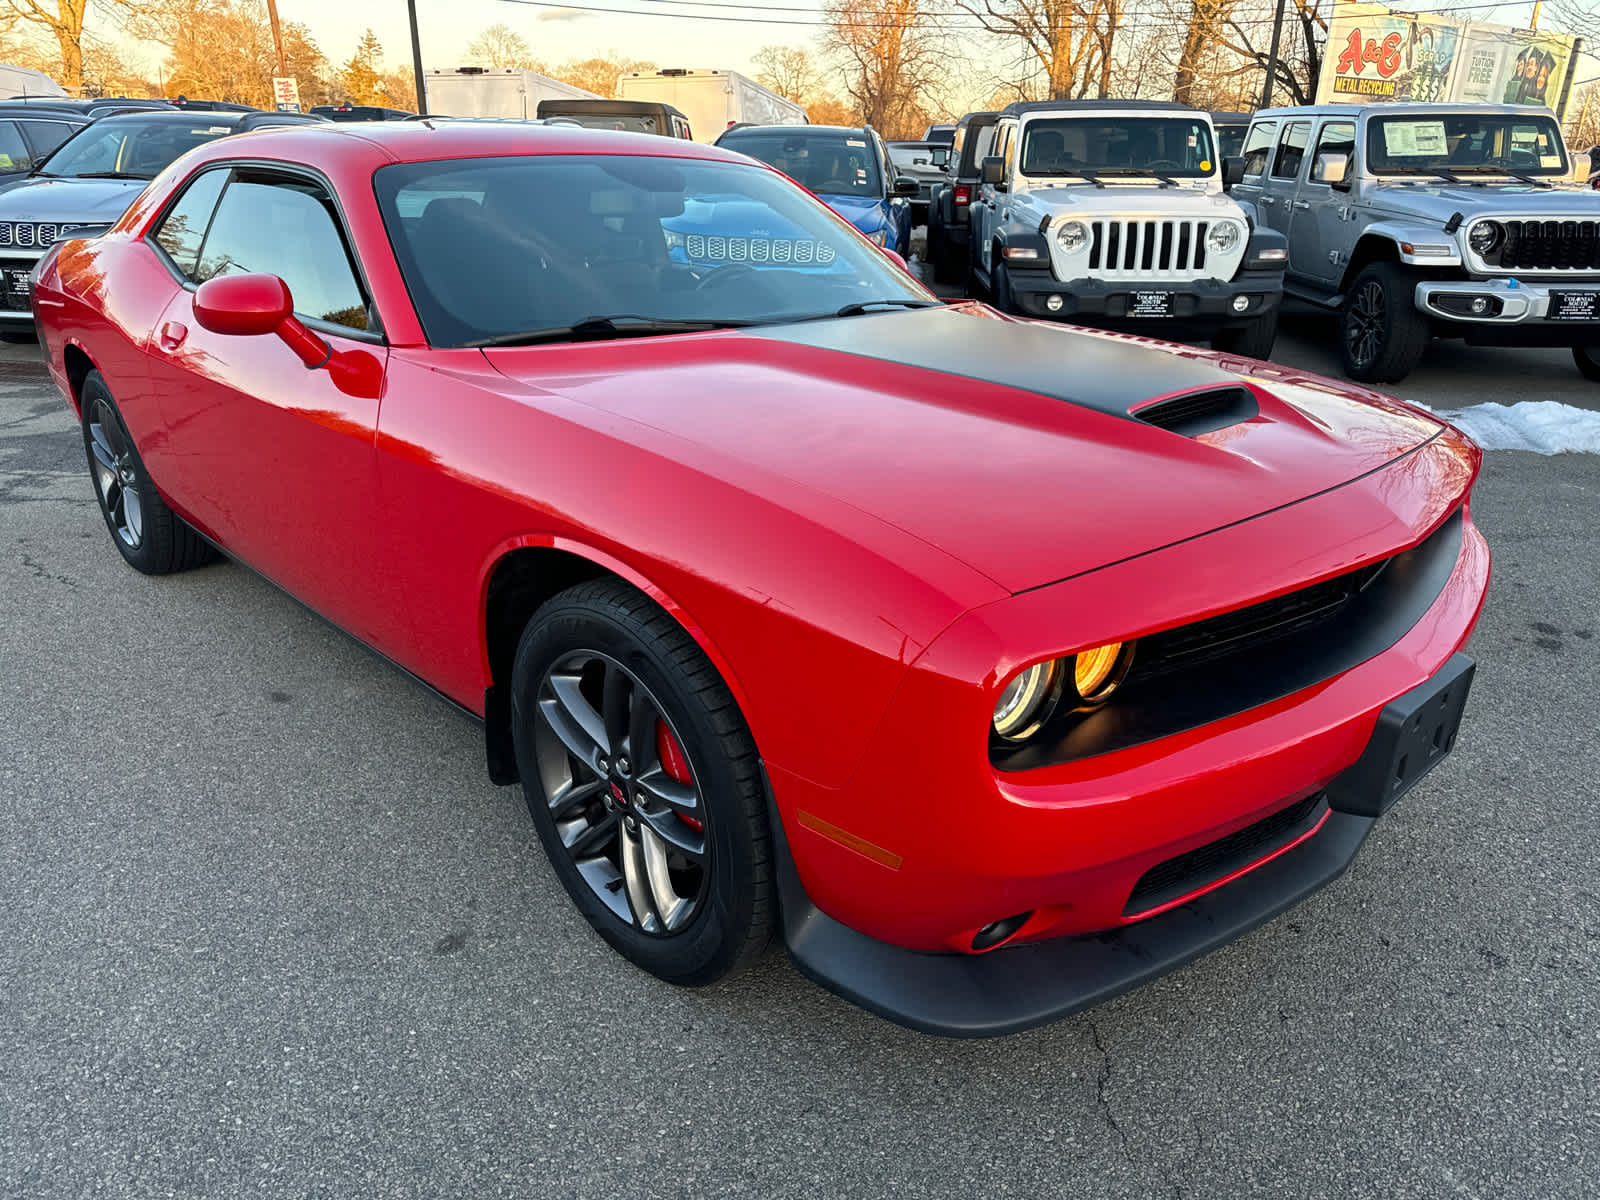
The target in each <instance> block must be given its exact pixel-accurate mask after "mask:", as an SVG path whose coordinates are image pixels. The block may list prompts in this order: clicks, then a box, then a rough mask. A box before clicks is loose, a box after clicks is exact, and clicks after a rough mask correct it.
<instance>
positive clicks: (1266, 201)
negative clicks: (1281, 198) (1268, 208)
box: [1261, 196, 1278, 205]
mask: <svg viewBox="0 0 1600 1200" xmlns="http://www.w3.org/2000/svg"><path fill="white" fill-rule="evenodd" d="M1277 202H1278V201H1277V199H1276V198H1275V197H1273V196H1263V197H1261V203H1263V204H1268V205H1271V204H1276V203H1277Z"/></svg>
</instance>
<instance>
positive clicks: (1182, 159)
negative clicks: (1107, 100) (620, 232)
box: [1019, 117, 1217, 179]
mask: <svg viewBox="0 0 1600 1200" xmlns="http://www.w3.org/2000/svg"><path fill="white" fill-rule="evenodd" d="M1019 169H1020V170H1021V172H1022V174H1024V175H1028V176H1051V175H1059V176H1073V175H1077V176H1082V177H1084V178H1089V177H1091V176H1095V175H1099V176H1128V175H1156V176H1165V177H1167V178H1171V179H1204V178H1206V177H1208V176H1210V175H1212V174H1213V173H1215V171H1216V169H1217V158H1216V155H1215V154H1214V153H1213V149H1212V145H1211V126H1210V125H1209V124H1208V123H1207V122H1206V121H1204V120H1197V119H1195V118H1194V117H1117V118H1116V119H1114V120H1107V119H1104V118H1090V117H1036V118H1035V119H1033V120H1031V121H1029V122H1028V123H1027V125H1026V126H1025V127H1024V128H1023V132H1022V161H1021V166H1020V168H1019ZM1086 172H1087V174H1085V173H1086Z"/></svg>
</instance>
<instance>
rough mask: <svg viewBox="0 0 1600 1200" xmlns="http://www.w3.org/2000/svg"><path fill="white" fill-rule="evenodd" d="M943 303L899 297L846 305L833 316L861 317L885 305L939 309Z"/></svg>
mask: <svg viewBox="0 0 1600 1200" xmlns="http://www.w3.org/2000/svg"><path fill="white" fill-rule="evenodd" d="M943 303H944V301H942V300H915V299H912V298H911V297H909V296H907V297H897V298H895V299H893V300H857V301H856V302H855V303H854V304H846V305H845V306H844V307H843V308H841V309H838V310H836V311H835V312H834V313H833V315H834V316H836V317H859V316H860V315H861V314H862V313H864V312H866V311H867V310H868V309H872V308H877V307H878V306H879V305H883V304H887V305H890V306H892V307H894V308H938V307H939V306H940V305H941V304H943Z"/></svg>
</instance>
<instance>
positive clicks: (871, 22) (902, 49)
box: [822, 0, 943, 138]
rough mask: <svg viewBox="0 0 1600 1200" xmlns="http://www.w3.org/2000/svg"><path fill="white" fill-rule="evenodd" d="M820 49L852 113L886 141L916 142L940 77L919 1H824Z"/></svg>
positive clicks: (933, 38)
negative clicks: (837, 69)
mask: <svg viewBox="0 0 1600 1200" xmlns="http://www.w3.org/2000/svg"><path fill="white" fill-rule="evenodd" d="M824 12H825V13H826V15H827V21H828V25H827V27H826V28H825V29H824V31H823V34H822V42H823V45H824V46H825V47H826V48H827V50H828V51H829V52H830V53H831V54H832V55H833V56H834V57H835V58H836V59H837V60H838V61H839V64H840V66H841V67H842V69H843V74H844V87H845V93H846V95H847V96H848V97H849V99H850V101H851V104H852V106H853V107H854V109H855V110H856V111H857V112H858V113H860V114H861V117H862V119H863V120H865V121H866V122H867V123H868V124H869V125H871V126H872V127H873V128H874V129H877V130H878V131H879V132H880V133H883V134H884V135H885V136H887V137H889V138H903V137H916V136H917V135H918V134H920V133H921V132H922V128H923V126H924V125H925V124H926V118H927V109H926V108H925V107H924V106H925V105H927V104H928V103H930V95H931V94H932V93H933V92H935V91H936V90H937V88H938V85H939V83H940V81H941V75H942V73H943V71H942V68H943V63H942V56H941V55H940V54H939V47H938V38H939V34H938V31H937V30H936V29H935V28H934V26H933V24H932V22H931V20H930V19H929V17H928V14H927V13H926V12H925V11H924V10H923V8H922V4H921V0H828V3H827V5H826V7H825V9H824Z"/></svg>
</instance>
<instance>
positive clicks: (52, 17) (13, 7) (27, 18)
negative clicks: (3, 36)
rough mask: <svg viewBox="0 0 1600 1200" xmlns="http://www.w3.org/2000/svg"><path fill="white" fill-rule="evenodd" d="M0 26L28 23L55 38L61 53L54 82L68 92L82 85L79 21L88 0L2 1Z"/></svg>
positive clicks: (82, 17) (81, 51)
mask: <svg viewBox="0 0 1600 1200" xmlns="http://www.w3.org/2000/svg"><path fill="white" fill-rule="evenodd" d="M4 4H5V7H4V8H0V28H3V29H5V30H7V31H9V30H11V29H14V28H15V27H16V26H17V25H18V23H21V24H24V25H31V26H33V27H35V28H36V29H38V30H40V31H41V32H43V33H45V34H47V35H49V36H50V37H52V38H54V39H55V42H56V46H57V48H58V49H59V50H60V52H61V69H60V74H59V77H58V79H57V82H58V83H60V84H61V86H62V87H64V88H66V89H67V90H68V91H70V92H76V91H78V90H80V89H81V88H82V87H83V22H84V15H85V13H86V12H87V11H88V8H89V0H4Z"/></svg>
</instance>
